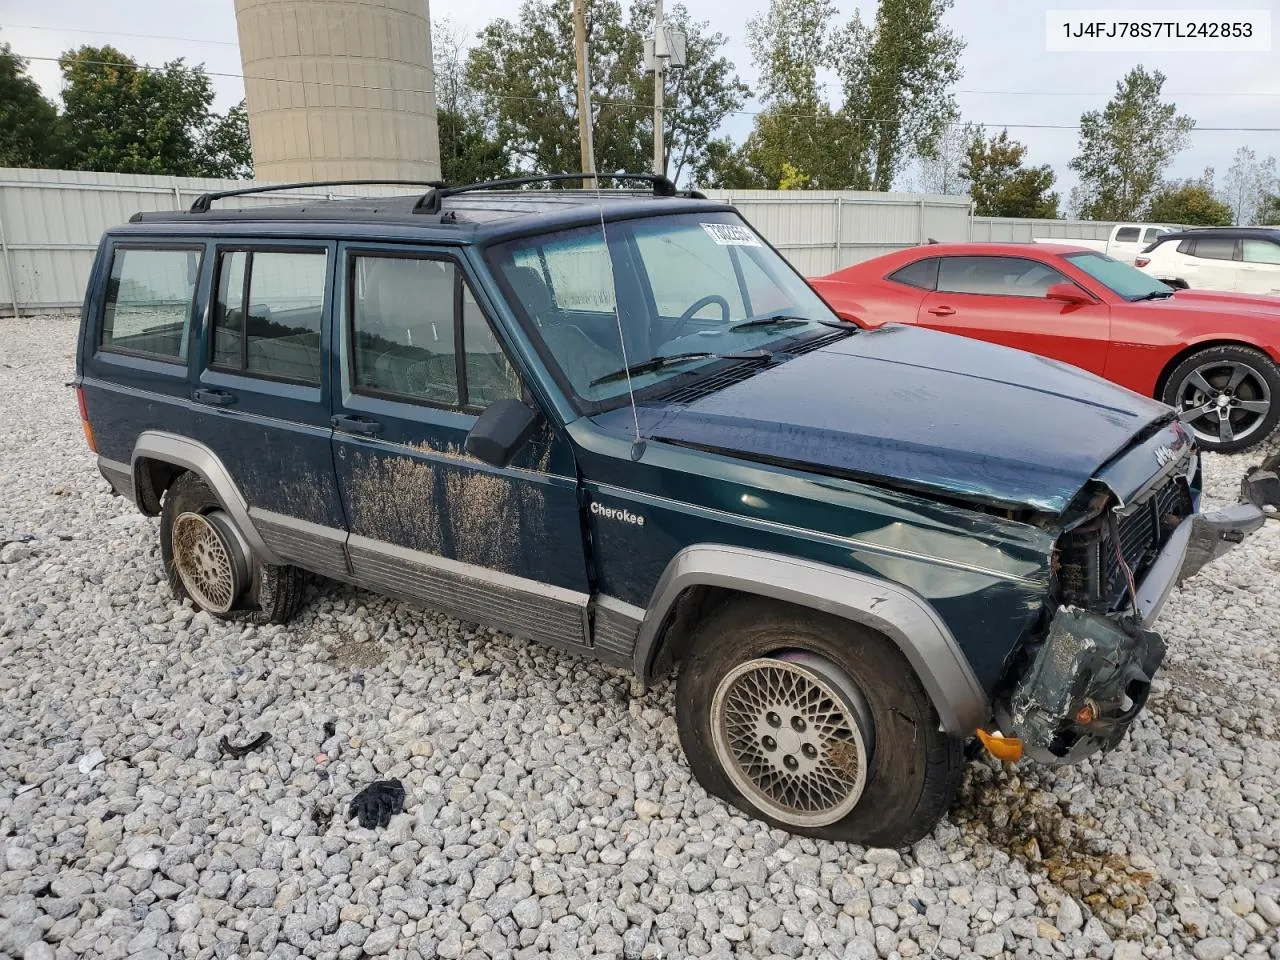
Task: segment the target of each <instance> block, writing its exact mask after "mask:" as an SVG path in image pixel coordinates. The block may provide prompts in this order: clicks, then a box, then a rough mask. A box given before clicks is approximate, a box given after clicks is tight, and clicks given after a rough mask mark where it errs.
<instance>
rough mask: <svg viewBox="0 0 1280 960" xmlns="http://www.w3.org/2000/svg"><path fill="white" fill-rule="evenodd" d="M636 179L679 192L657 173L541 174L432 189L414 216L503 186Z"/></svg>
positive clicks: (665, 193) (658, 192) (663, 192)
mask: <svg viewBox="0 0 1280 960" xmlns="http://www.w3.org/2000/svg"><path fill="white" fill-rule="evenodd" d="M593 179H596V180H636V181H640V182H642V183H650V184H653V195H654V196H655V197H675V196H679V195H680V192H679V191H678V190H677V189H676V185H675V184H674V183H672V182H671V180H670V179H668V178H667V177H664V176H663V175H662V174H660V173H544V174H535V175H531V176H528V177H509V178H506V179H503V180H486V181H485V182H483V183H471V184H465V185H458V186H452V187H449V186H439V187H435V188H433V189H432V190H430V191H428V192H427V193H425V194H423V196H422V198H421V199H419V200H418V202H417V203H416V204H414V207H413V212H414V213H425V214H434V213H439V212H440V205H441V202H442V201H443V200H444V198H445V197H452V196H454V195H455V194H459V193H471V192H473V191H475V190H502V189H505V188H507V187H524V186H528V185H529V184H531V183H562V182H564V181H566V180H593ZM686 196H689V197H692V198H694V199H697V200H702V199H705V198H704V197H703V196H702V194H700V193H698V192H697V191H696V190H690V191H687V193H686Z"/></svg>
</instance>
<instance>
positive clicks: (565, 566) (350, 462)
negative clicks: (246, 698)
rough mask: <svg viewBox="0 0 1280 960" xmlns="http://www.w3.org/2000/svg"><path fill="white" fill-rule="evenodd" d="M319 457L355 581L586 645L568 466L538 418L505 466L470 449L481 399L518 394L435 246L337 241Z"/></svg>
mask: <svg viewBox="0 0 1280 960" xmlns="http://www.w3.org/2000/svg"><path fill="white" fill-rule="evenodd" d="M339 256H340V257H341V280H340V285H341V288H342V290H343V293H342V299H341V302H342V304H343V311H342V316H341V321H340V324H339V327H340V329H341V347H340V350H339V351H337V352H335V356H334V358H333V375H334V380H335V382H337V383H340V384H341V390H340V391H337V392H336V393H335V397H334V418H333V424H334V426H335V428H336V430H335V433H334V437H333V450H334V461H335V465H336V468H337V477H338V484H339V487H340V489H341V491H342V499H343V503H344V506H345V509H346V516H347V525H348V529H349V531H350V537H349V539H348V542H347V552H348V556H349V558H350V563H351V569H352V576H353V579H354V580H355V582H357V583H359V584H362V585H364V586H367V587H369V588H370V589H373V590H377V591H379V592H382V593H388V594H391V595H393V596H401V597H405V598H407V599H412V600H418V601H422V602H424V603H427V604H429V605H430V606H433V607H439V608H441V609H444V610H447V611H449V612H451V613H454V614H456V615H458V616H460V617H462V618H464V619H468V620H478V621H480V622H483V623H486V624H488V625H491V626H495V627H499V628H501V629H504V630H509V631H511V632H513V633H517V634H520V635H523V636H528V637H533V638H534V639H537V640H541V641H544V642H547V643H552V644H557V645H569V646H572V647H581V646H585V645H586V644H587V642H588V641H587V627H586V623H587V601H588V599H589V586H588V582H587V564H586V553H585V549H584V544H583V526H582V520H581V513H580V509H579V503H578V482H577V470H576V467H575V464H574V459H573V454H572V450H571V448H570V447H569V446H568V443H567V441H566V440H565V439H564V438H563V437H562V436H561V435H560V434H559V433H558V432H557V431H556V430H553V429H552V428H551V426H550V424H547V423H544V425H543V428H542V430H541V433H540V434H539V435H538V436H537V437H535V438H534V440H533V441H531V442H530V443H529V444H528V445H527V446H526V448H525V449H524V450H522V451H521V452H520V453H519V454H517V456H516V459H515V461H514V462H513V463H512V464H511V465H509V466H508V467H504V468H497V467H493V466H491V465H489V464H487V463H484V462H482V461H480V460H477V459H476V458H474V457H471V456H469V455H468V454H467V453H466V451H465V449H464V444H465V442H466V437H467V433H468V432H469V431H470V429H471V428H472V426H474V424H475V422H476V419H477V416H478V415H479V413H480V412H481V411H482V410H483V409H484V408H485V407H486V406H487V405H488V404H490V403H492V402H493V401H495V400H500V399H505V398H519V397H520V396H521V395H522V387H521V383H520V379H519V377H518V376H517V374H516V372H515V370H514V368H513V367H512V365H511V363H510V361H509V360H508V359H507V355H506V353H505V352H504V351H503V349H502V347H501V345H500V343H499V340H498V339H497V337H496V336H495V334H494V331H493V328H492V327H491V326H490V323H489V319H488V317H487V316H486V313H485V310H484V308H483V307H482V305H481V302H480V301H479V300H478V299H477V297H476V295H475V293H474V292H473V291H474V289H475V287H474V285H473V284H472V283H471V282H470V281H469V280H468V278H467V270H466V267H465V264H464V260H463V259H462V258H461V257H460V256H458V255H456V254H455V253H453V252H451V251H450V250H449V249H447V248H442V249H422V248H415V249H412V250H406V248H404V247H398V246H389V245H357V244H348V245H344V246H342V247H341V248H340V250H339Z"/></svg>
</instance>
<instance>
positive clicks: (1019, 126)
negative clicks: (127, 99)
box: [15, 54, 1280, 134]
mask: <svg viewBox="0 0 1280 960" xmlns="http://www.w3.org/2000/svg"><path fill="white" fill-rule="evenodd" d="M15 55H16V56H18V57H21V58H22V59H23V60H40V61H47V62H50V63H60V62H61V61H62V59H63V58H62V57H37V56H26V55H24V54H15ZM77 62H78V63H83V64H87V65H89V66H97V67H122V66H133V67H134V69H137V70H143V71H149V72H153V73H155V72H159V71H161V70H162V69H163V68H161V67H153V66H151V65H150V64H143V63H135V64H132V65H130V64H121V63H114V62H112V61H110V60H77ZM198 69H201V70H203V71H204V73H205V75H206V76H210V77H226V78H229V79H233V80H240V81H241V82H244V81H246V80H248V81H255V82H256V81H264V82H267V83H298V84H302V85H304V86H314V87H342V88H344V89H348V90H378V91H384V92H385V91H389V92H392V93H402V94H403V93H420V94H424V95H429V96H435V93H436V91H435V90H430V89H414V88H405V87H384V86H375V85H373V84H362V83H338V82H337V81H333V80H292V79H289V78H288V77H253V76H247V75H246V74H243V73H226V72H219V71H216V70H205V69H204V68H203V67H200V68H198ZM464 89H468V90H470V91H471V92H473V93H478V92H480V91H476V90H474V89H473V88H469V87H467V88H464ZM484 96H486V97H488V98H489V99H493V100H503V101H507V102H519V103H541V104H546V103H559V104H563V105H566V106H575V105H576V102H577V101H576V100H575V99H574V98H573V97H517V96H510V95H502V94H484ZM594 102H595V104H596V105H597V106H610V107H623V108H626V109H630V110H645V111H648V110H652V109H653V107H652V105H651V104H644V103H633V102H631V101H627V100H595V101H594ZM369 109H377V108H369ZM725 113H726V115H728V114H733V115H736V116H745V117H759V116H765V115H768V116H770V117H773V118H776V119H779V120H820V119H821V120H839V121H841V122H844V123H900V122H901V121H898V120H887V119H883V118H879V117H850V116H846V115H845V114H843V113H839V112H834V111H833V112H831V113H826V114H821V113H772V112H771V111H768V110H727V111H725ZM971 123H972V124H974V125H976V126H982V127H990V128H991V129H1005V130H1076V131H1078V130H1079V129H1080V125H1079V124H1078V123H994V122H991V121H985V120H984V121H977V120H954V121H951V122H949V123H948V126H952V127H964V126H967V125H968V124H971ZM1190 132H1191V133H1193V134H1194V133H1280V127H1202V126H1195V127H1193V128H1192V129H1191V131H1190Z"/></svg>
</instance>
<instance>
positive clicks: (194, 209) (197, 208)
mask: <svg viewBox="0 0 1280 960" xmlns="http://www.w3.org/2000/svg"><path fill="white" fill-rule="evenodd" d="M446 186H447V184H445V183H444V181H442V180H307V181H304V182H301V183H279V184H273V185H268V186H257V187H241V188H239V189H237V190H219V191H218V192H217V193H202V194H200V196H198V197H196V200H195V203H193V204H191V209H190V210H188V211H187V212H188V213H208V212H209V208H210V207H211V206H212V205H213V201H215V200H225V199H226V198H227V197H243V196H246V195H248V194H251V193H274V192H276V191H278V190H304V189H307V188H310V187H430V188H431V192H430V193H428V194H427V196H431V194H432V193H435V191H436V190H439V189H441V188H443V187H446Z"/></svg>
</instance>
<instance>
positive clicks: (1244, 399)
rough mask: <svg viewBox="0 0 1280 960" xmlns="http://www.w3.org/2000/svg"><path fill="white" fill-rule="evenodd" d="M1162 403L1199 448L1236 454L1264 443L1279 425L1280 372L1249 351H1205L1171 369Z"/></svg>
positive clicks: (1226, 348)
mask: <svg viewBox="0 0 1280 960" xmlns="http://www.w3.org/2000/svg"><path fill="white" fill-rule="evenodd" d="M1162 399H1163V400H1164V402H1165V403H1167V404H1169V406H1171V407H1173V408H1174V409H1175V410H1177V411H1178V419H1180V420H1181V421H1182V422H1183V423H1185V424H1186V425H1187V426H1188V427H1190V428H1191V430H1192V431H1193V432H1194V433H1195V435H1196V440H1197V441H1198V442H1199V444H1200V446H1201V447H1202V448H1204V449H1205V450H1213V451H1216V452H1218V453H1235V452H1236V451H1238V450H1245V449H1248V448H1249V447H1252V446H1254V445H1255V444H1257V443H1260V442H1262V441H1263V440H1265V439H1266V438H1267V436H1268V435H1269V434H1270V433H1271V431H1272V430H1273V429H1274V428H1275V425H1276V421H1277V419H1280V369H1277V367H1276V365H1275V364H1274V363H1273V362H1272V361H1271V358H1270V357H1268V356H1267V355H1266V354H1265V353H1263V352H1262V351H1260V350H1255V349H1253V348H1252V347H1242V346H1222V347H1209V348H1207V349H1205V350H1201V351H1198V352H1197V353H1193V354H1192V355H1191V356H1190V357H1188V358H1187V359H1186V360H1184V361H1183V362H1182V363H1180V364H1178V366H1177V367H1175V368H1174V370H1173V372H1172V373H1170V374H1169V379H1168V381H1167V382H1166V384H1165V388H1164V396H1163V397H1162Z"/></svg>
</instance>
